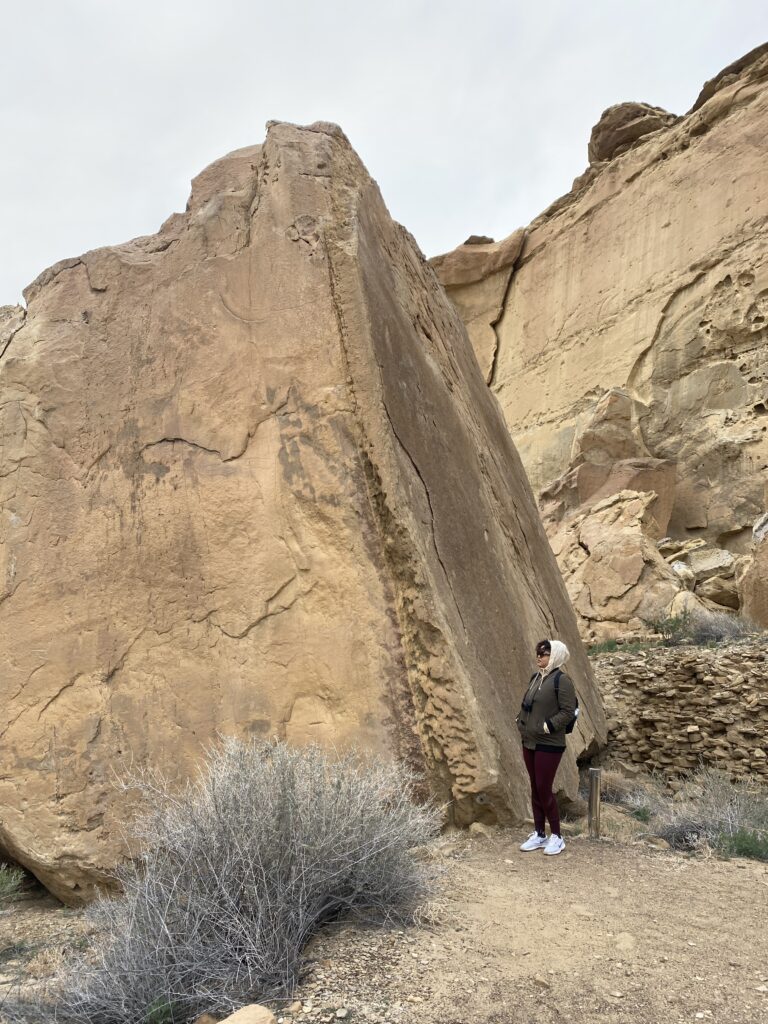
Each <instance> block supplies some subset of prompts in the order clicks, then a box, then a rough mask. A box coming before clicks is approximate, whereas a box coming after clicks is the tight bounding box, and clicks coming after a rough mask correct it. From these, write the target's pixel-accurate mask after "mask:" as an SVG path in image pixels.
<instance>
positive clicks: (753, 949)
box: [0, 831, 768, 1024]
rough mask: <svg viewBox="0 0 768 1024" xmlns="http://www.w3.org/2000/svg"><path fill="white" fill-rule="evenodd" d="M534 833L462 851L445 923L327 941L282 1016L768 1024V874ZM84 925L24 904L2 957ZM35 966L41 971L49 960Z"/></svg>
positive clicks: (347, 929) (446, 853) (0, 933)
mask: <svg viewBox="0 0 768 1024" xmlns="http://www.w3.org/2000/svg"><path fill="white" fill-rule="evenodd" d="M522 838H524V835H523V833H522V832H519V831H508V832H500V833H498V834H497V835H495V836H493V837H491V838H477V839H467V838H464V837H461V838H458V839H454V840H451V841H449V842H447V843H446V844H445V845H444V847H443V852H442V855H441V861H442V863H444V864H445V866H446V879H445V880H446V898H445V903H444V905H443V906H442V907H441V908H440V911H439V914H438V919H437V920H436V922H435V923H433V924H427V925H422V926H420V927H412V928H409V929H407V930H405V931H396V930H381V929H371V928H360V927H353V926H350V925H345V926H341V927H339V928H337V929H335V930H334V931H333V932H329V933H326V934H324V935H323V936H322V937H320V938H318V939H316V940H315V941H314V942H313V943H312V946H311V948H310V950H309V951H308V955H309V973H308V977H307V978H306V979H305V980H304V982H303V983H302V986H301V989H300V991H299V992H298V993H297V998H298V999H301V1000H302V1008H301V1010H300V1011H299V1010H298V1008H296V1010H295V1012H294V1014H290V1015H289V1014H288V1013H287V1012H286V1009H285V1008H284V1007H283V1008H282V1009H281V1008H279V1007H277V1008H276V1009H277V1013H278V1017H280V1018H282V1019H283V1020H284V1022H286V1024H287V1022H288V1021H292V1020H294V1019H296V1020H302V1021H305V1022H306V1024H311V1022H315V1021H317V1022H328V1021H334V1022H335V1021H336V1020H338V1019H346V1020H348V1021H357V1020H359V1021H366V1022H370V1024H385V1022H386V1024H481V1022H482V1024H512V1022H514V1024H555V1022H557V1024H562V1022H563V1021H567V1022H570V1024H592V1022H600V1024H678V1022H680V1024H682V1022H686V1024H687V1022H695V1021H697V1020H703V1021H711V1022H713V1024H714V1022H717V1024H748V1022H749V1024H752V1022H755V1024H756V1022H760V1021H768V865H765V864H760V863H755V862H751V861H738V860H732V861H719V860H715V859H708V860H704V859H699V858H688V857H684V856H681V855H679V854H675V853H670V852H662V851H656V850H653V849H651V848H649V847H646V846H643V845H631V846H630V845H624V844H621V843H617V842H611V841H601V842H597V843H594V842H590V841H589V840H587V839H584V838H581V837H578V838H573V839H569V840H568V845H567V848H566V850H565V852H564V853H563V854H561V855H560V856H558V857H545V856H544V855H543V854H542V853H541V852H535V853H528V854H522V853H519V852H518V849H517V847H518V844H519V842H520V841H521V840H522ZM25 922H26V923H25ZM80 928H81V923H80V921H79V920H78V919H77V916H76V915H73V912H72V911H67V910H63V909H54V908H53V907H52V905H51V904H50V903H49V904H48V906H47V908H45V907H41V908H35V907H26V908H25V907H24V904H20V905H19V908H18V909H16V910H14V911H12V912H11V913H6V914H4V915H3V916H2V917H0V951H1V950H2V949H3V947H6V946H7V945H8V943H9V940H10V939H11V938H13V941H14V942H17V943H18V942H19V941H20V939H22V938H24V936H25V935H26V937H27V939H28V940H29V942H30V943H32V944H34V934H32V933H31V932H30V929H31V930H32V931H34V929H38V931H40V930H42V932H43V934H54V935H58V936H61V935H62V933H63V934H65V935H66V934H69V935H70V936H71V937H72V938H73V939H76V938H77V936H78V935H79V932H80ZM25 929H26V932H25ZM9 966H10V965H9ZM22 966H23V965H22ZM28 966H29V970H30V973H35V961H34V960H32V961H30V963H29V965H28ZM39 968H40V965H39V964H38V967H37V971H38V973H39ZM15 969H16V970H18V969H19V965H18V964H17V965H16V968H15ZM337 1011H339V1013H338V1015H337Z"/></svg>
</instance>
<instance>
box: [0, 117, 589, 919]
mask: <svg viewBox="0 0 768 1024" xmlns="http://www.w3.org/2000/svg"><path fill="white" fill-rule="evenodd" d="M26 298H27V301H28V310H27V312H26V313H25V312H24V310H21V309H6V310H4V312H3V320H2V322H1V323H2V327H1V328H0V329H2V332H3V333H2V334H1V335H0V338H2V339H3V342H2V346H0V350H2V351H3V352H4V354H3V355H2V362H1V363H0V395H2V406H1V408H0V429H1V430H2V439H3V446H2V450H1V457H0V508H2V518H1V519H0V566H2V577H1V578H2V582H3V588H4V589H3V592H2V595H1V596H0V629H1V630H2V632H1V633H0V663H1V664H2V665H3V673H2V680H1V681H0V683H1V685H2V705H3V708H4V711H5V712H6V720H5V723H4V726H3V730H2V744H1V745H0V763H1V765H2V767H1V769H0V820H1V825H0V829H1V830H0V846H1V847H2V848H3V850H4V851H5V852H6V853H8V854H10V855H11V856H13V857H16V858H18V860H19V861H21V862H22V863H23V864H25V865H27V866H28V867H30V868H31V869H32V870H33V871H34V872H35V873H36V874H37V875H38V876H39V877H40V878H41V879H42V880H43V882H44V883H45V884H46V885H47V886H49V887H50V888H51V889H52V890H53V891H54V892H56V893H57V894H58V895H60V896H61V897H62V898H63V899H65V900H68V901H77V900H78V899H83V898H87V897H88V895H89V894H90V892H91V891H92V887H93V884H94V883H95V882H98V880H99V879H100V878H101V877H102V876H103V872H104V870H105V869H108V868H109V867H110V866H111V865H112V864H113V863H114V862H115V860H116V858H118V857H119V856H120V854H121V852H122V850H123V847H122V843H121V838H120V827H121V824H122V822H123V820H124V818H125V815H126V813H127V808H126V807H125V805H124V803H123V798H122V797H121V796H120V794H118V793H117V791H116V790H115V788H114V787H113V772H114V770H115V769H120V766H121V764H122V763H123V762H125V763H127V764H133V765H134V766H136V765H143V764H154V765H157V766H158V767H160V768H162V769H163V770H165V771H170V772H171V773H173V774H175V775H177V776H178V777H183V776H184V775H186V774H187V773H189V772H190V771H191V770H193V768H194V766H195V764H196V763H197V762H198V760H199V757H200V751H201V747H202V746H204V745H205V744H207V743H209V742H210V741H211V740H212V739H213V738H214V737H215V735H216V734H217V733H225V734H227V733H234V734H238V735H244V736H248V735H257V736H275V737H279V738H282V739H285V740H288V741H290V742H292V743H306V742H309V741H318V742H320V743H323V744H334V745H336V746H339V747H342V748H343V747H347V746H350V745H352V744H354V745H357V746H361V747H364V748H366V749H368V750H370V751H372V752H374V753H375V754H377V755H379V756H383V757H398V758H401V759H403V760H404V761H406V762H408V763H410V764H412V765H413V766H414V767H415V768H416V769H417V770H418V771H420V772H422V773H424V775H425V777H426V780H427V784H428V786H429V788H430V790H431V792H432V794H433V795H434V796H435V797H436V798H437V799H438V800H440V801H445V802H447V803H448V804H449V811H450V814H451V816H452V818H453V820H455V821H457V822H459V823H462V822H463V823H467V822H469V821H471V820H473V819H475V818H480V819H484V820H491V821H492V820H494V819H496V820H500V821H504V820H510V819H513V818H515V817H518V816H520V815H523V814H525V813H526V807H527V795H526V791H527V786H526V784H525V782H524V770H523V767H522V759H521V755H520V747H519V740H518V738H517V736H516V731H515V727H514V717H515V713H516V710H517V706H518V702H519V696H520V693H521V689H522V687H523V685H524V682H525V681H526V678H527V674H528V671H529V663H530V660H531V659H530V651H531V649H532V645H533V644H534V642H535V640H536V639H537V638H539V637H540V636H543V635H549V634H556V635H558V636H561V637H562V638H563V639H565V640H566V641H567V643H569V644H570V645H571V648H572V651H573V669H574V675H575V676H576V679H577V681H578V685H579V689H580V696H581V699H582V704H583V706H584V708H585V715H584V716H583V718H582V719H580V723H581V724H580V726H579V731H578V732H577V734H575V737H574V738H575V742H574V744H573V745H572V749H571V752H570V755H569V759H568V762H567V764H564V770H563V786H564V788H565V789H566V790H569V791H570V792H573V791H574V788H575V784H576V770H575V754H576V753H577V752H578V751H579V750H583V749H584V748H585V746H587V745H589V744H592V743H594V742H597V741H602V740H603V739H604V736H605V725H604V719H603V714H602V710H601V706H600V701H599V697H598V696H597V693H596V690H595V688H594V683H593V680H592V676H591V672H590V668H589V665H588V662H587V660H586V657H585V655H584V652H583V649H582V648H581V646H580V642H579V639H578V633H577V628H576V622H575V618H574V615H573V612H572V610H571V608H570V606H569V603H568V600H567V597H566V593H565V590H564V587H563V584H562V581H561V578H560V576H559V573H558V571H557V566H556V563H555V560H554V558H553V557H552V555H551V552H550V549H549V547H548V545H547V542H546V537H545V534H544V531H543V529H542V526H541V523H540V520H539V517H538V514H537V511H536V507H535V504H534V501H533V498H532V495H531V492H530V489H529V487H528V484H527V482H526V479H525V474H524V472H523V469H522V466H521V464H520V461H519V458H518V456H517V454H516V452H515V450H514V447H513V444H512V442H511V439H510V437H509V433H508V431H507V429H506V427H505V424H504V420H503V417H502V415H501V413H500V410H499V408H498V405H497V403H496V400H495V399H494V398H493V396H491V395H490V393H489V392H488V390H487V388H486V386H485V383H484V381H483V378H482V376H481V374H480V372H479V370H478V369H477V365H476V362H475V359H474V355H473V353H472V349H471V346H470V344H469V341H468V339H467V335H466V332H465V330H464V328H463V326H462V324H461V322H460V320H459V318H458V317H457V315H456V313H455V311H454V309H453V307H452V306H451V304H450V303H449V302H448V300H447V299H446V297H445V294H444V292H443V291H442V289H441V288H440V286H439V284H438V282H437V280H436V278H435V276H434V274H433V272H432V270H431V269H430V267H429V266H428V265H427V264H426V263H425V261H424V259H423V257H422V256H421V254H420V252H419V251H418V249H417V247H416V245H415V244H414V242H413V240H412V239H411V237H410V236H409V235H408V233H407V232H406V231H404V230H403V229H402V228H400V227H399V226H398V225H396V224H395V223H394V222H393V221H392V220H391V219H390V217H389V215H388V213H387V210H386V208H385V206H384V204H383V202H382V199H381V196H380V194H379V191H378V189H377V187H376V185H375V183H374V182H373V181H372V180H371V179H370V177H369V176H368V174H367V173H366V171H365V169H364V168H363V166H362V164H361V163H360V161H359V160H358V158H357V156H356V155H355V153H354V152H353V150H352V149H351V148H350V146H349V143H348V142H347V140H346V138H345V137H344V135H343V134H342V132H341V131H340V130H339V129H338V128H336V127H334V126H332V125H325V124H319V125H313V126H311V127H309V128H297V127H294V126H291V125H286V124H274V125H272V126H270V128H269V131H268V135H267V139H266V142H265V143H264V145H263V146H261V147H258V146H257V147H253V148H250V149H244V150H240V151H238V152H235V153H232V154H230V155H229V156H227V157H225V158H223V159H222V160H219V161H217V162H216V163H214V164H213V165H211V166H210V167H209V168H207V169H206V170H205V171H203V173H202V174H200V175H199V176H198V177H197V178H196V179H195V181H194V182H193V188H192V195H191V198H190V201H189V205H188V209H187V212H186V213H185V214H183V215H182V214H177V215H174V216H173V217H171V218H170V219H169V220H168V221H167V222H166V224H165V225H163V227H162V229H161V230H160V232H159V233H158V234H157V235H156V236H153V237H147V238H140V239H136V240H134V241H133V242H129V243H127V244H126V245H121V246H116V247H113V248H106V249H100V250H96V251H94V252H90V253H86V254H85V255H84V256H82V257H81V258H79V259H71V260H66V261H64V262H63V263H60V264H57V265H56V266H55V267H52V268H51V269H50V270H47V271H46V272H45V273H43V274H42V275H41V276H40V277H39V278H38V279H37V280H36V281H35V282H34V283H33V284H32V285H31V286H30V287H29V288H28V289H27V292H26Z"/></svg>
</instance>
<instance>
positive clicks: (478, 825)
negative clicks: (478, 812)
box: [469, 821, 496, 839]
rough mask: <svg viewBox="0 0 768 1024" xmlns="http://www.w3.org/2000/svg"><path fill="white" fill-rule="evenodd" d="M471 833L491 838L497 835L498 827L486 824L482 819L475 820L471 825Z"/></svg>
mask: <svg viewBox="0 0 768 1024" xmlns="http://www.w3.org/2000/svg"><path fill="white" fill-rule="evenodd" d="M469 834H470V835H472V836H476V837H482V838H484V839H491V838H493V836H494V835H496V829H495V828H494V827H493V826H492V825H485V824H483V822H482V821H473V822H472V824H471V825H470V826H469Z"/></svg>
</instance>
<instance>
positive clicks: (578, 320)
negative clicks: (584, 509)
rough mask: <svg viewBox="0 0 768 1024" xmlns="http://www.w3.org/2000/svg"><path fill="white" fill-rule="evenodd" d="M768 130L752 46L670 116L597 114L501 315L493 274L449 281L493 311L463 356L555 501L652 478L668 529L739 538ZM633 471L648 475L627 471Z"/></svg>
mask: <svg viewBox="0 0 768 1024" xmlns="http://www.w3.org/2000/svg"><path fill="white" fill-rule="evenodd" d="M646 129H650V131H649V132H646ZM622 133H623V134H622ZM766 140H768V46H765V47H761V48H759V49H757V50H755V51H753V52H752V53H751V54H748V55H747V57H745V58H743V59H742V60H741V61H737V62H736V63H735V64H734V65H732V66H731V67H730V68H727V69H726V70H725V71H724V72H722V73H721V74H720V75H718V76H717V77H716V78H715V79H713V80H712V82H709V83H707V85H706V86H705V88H704V90H703V92H702V95H701V96H700V97H699V100H698V101H697V103H696V105H695V107H694V108H693V110H692V111H691V112H689V113H688V114H687V115H686V116H684V117H682V118H673V117H672V116H671V115H666V114H665V112H663V111H658V110H655V111H654V108H648V107H645V106H644V105H639V104H634V105H632V104H621V105H619V106H618V107H614V108H611V109H610V110H609V111H606V114H605V115H604V117H603V119H601V122H600V124H599V125H598V126H596V129H595V133H594V134H593V139H592V143H591V146H590V152H591V156H592V158H593V159H594V160H597V161H598V162H596V163H594V165H593V166H591V167H590V168H589V169H588V170H587V172H585V174H584V175H582V176H581V177H580V178H578V179H577V180H576V182H574V188H573V191H572V192H571V193H570V194H568V195H567V196H564V197H563V198H561V199H559V200H558V201H557V202H556V203H554V204H553V205H552V206H551V207H550V208H549V209H548V210H547V211H546V212H545V213H544V214H542V216H541V217H539V218H537V220H535V221H534V222H533V223H532V224H531V225H530V227H529V228H528V230H527V234H526V238H525V242H524V245H523V248H522V252H521V253H520V255H519V257H518V258H517V259H516V262H515V263H514V267H513V269H512V270H511V272H510V273H509V276H508V279H507V280H506V282H505V292H504V296H503V299H502V305H503V309H502V311H501V313H499V312H498V310H497V307H496V305H495V302H496V296H497V295H498V294H500V291H499V289H498V287H497V283H496V275H495V274H492V275H490V276H489V277H488V279H487V281H486V280H481V281H474V280H472V281H470V280H469V278H468V279H467V281H466V283H464V284H462V283H461V282H460V281H459V280H458V279H457V278H456V277H455V276H454V277H453V278H452V279H451V280H450V282H449V285H450V287H449V288H448V291H449V294H450V296H451V297H452V298H454V299H455V297H456V296H457V295H458V294H460V295H461V301H460V302H457V308H458V309H459V311H460V312H461V314H462V316H464V317H465V318H466V319H467V322H468V323H470V324H471V325H473V324H475V323H476V321H477V316H478V314H477V313H476V309H477V308H479V307H481V306H482V307H483V308H485V309H487V310H488V311H489V314H488V320H489V322H492V324H493V327H492V331H493V343H494V344H495V348H494V349H493V355H492V357H491V358H490V360H489V355H488V352H489V345H490V344H491V342H490V341H489V339H488V338H486V340H483V341H479V340H478V338H479V335H478V332H477V331H476V330H474V329H471V330H470V336H471V337H472V339H473V342H474V343H475V345H476V348H477V355H478V359H479V361H480V364H481V367H482V368H483V369H484V370H485V371H486V372H487V374H488V377H489V380H490V384H491V388H492V390H493V391H494V393H495V394H496V395H497V396H498V398H499V401H500V402H501V405H502V408H503V410H504V414H505V417H506V420H507V423H508V424H509V427H510V430H511V432H512V436H513V438H514V440H515V443H516V444H517V446H518V449H519V450H520V454H521V457H522V459H523V463H524V465H525V467H526V470H527V472H528V475H529V477H530V479H531V482H532V484H533V487H534V490H535V491H536V492H537V493H538V492H541V491H544V492H545V498H547V499H550V498H556V499H557V500H559V501H560V503H561V514H562V515H567V514H569V512H570V511H571V510H572V509H573V508H574V507H579V506H580V505H582V504H583V503H584V502H587V501H590V500H594V499H595V497H607V496H608V492H609V491H613V492H614V493H615V492H616V491H618V490H621V489H624V488H627V487H630V488H631V489H641V490H648V491H653V492H654V493H656V494H657V496H658V501H657V503H656V506H655V508H656V510H657V512H658V519H659V521H663V520H665V519H666V520H668V522H667V525H666V526H662V529H664V530H667V529H668V530H669V532H670V533H671V535H672V536H674V537H677V538H680V539H685V538H687V537H691V536H696V537H703V538H705V539H706V540H707V541H708V542H709V543H710V544H714V545H716V546H719V547H722V548H727V549H729V550H731V551H733V552H736V553H745V552H746V551H747V550H748V548H749V545H750V543H751V528H752V524H753V522H754V520H755V519H756V518H757V517H758V516H759V515H761V514H762V513H763V512H764V511H765V510H766V503H767V495H766V479H767V477H766V469H767V468H768V347H767V346H766V340H768V322H767V321H768V189H766V187H765V181H766V171H765V167H766V159H767V158H768V142H766ZM448 262H449V258H448V257H447V256H446V257H442V258H441V260H440V261H437V263H436V265H437V267H438V272H439V273H442V270H441V267H442V266H444V265H446V263H448ZM496 274H498V271H497V272H496ZM486 289H490V290H491V292H492V293H493V301H489V300H488V299H487V297H486ZM467 310H469V311H470V313H471V317H470V316H469V315H468V313H467ZM486 334H487V331H486ZM489 366H491V367H492V368H491V369H489ZM622 424H623V425H622ZM632 460H635V462H637V460H639V464H637V465H636V466H635V468H634V469H633V466H632ZM675 466H676V470H674V467H675ZM671 467H672V469H673V471H674V473H675V475H674V480H673V479H672V472H671ZM635 470H638V471H641V472H642V473H644V474H646V475H649V474H650V475H652V476H655V479H654V480H650V479H649V480H647V481H646V482H645V483H643V484H638V483H630V482H629V479H630V476H631V475H632V474H633V473H635ZM609 476H612V477H613V479H612V480H611V479H609Z"/></svg>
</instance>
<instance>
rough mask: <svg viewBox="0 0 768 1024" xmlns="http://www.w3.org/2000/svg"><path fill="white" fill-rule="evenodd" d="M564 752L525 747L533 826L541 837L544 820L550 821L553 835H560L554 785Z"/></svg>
mask: <svg viewBox="0 0 768 1024" xmlns="http://www.w3.org/2000/svg"><path fill="white" fill-rule="evenodd" d="M563 753H564V752H563V751H562V750H559V751H558V752H557V753H556V754H554V753H549V752H548V751H547V752H545V751H543V750H528V748H527V747H523V757H524V758H525V767H526V768H527V769H528V775H529V777H530V780H531V805H532V807H533V824H534V826H535V828H536V831H537V832H538V833H539V835H541V836H543V835H544V832H545V829H544V819H545V818H546V819H547V820H548V821H549V828H550V830H551V832H552V834H553V835H556V836H559V835H560V809H559V808H558V806H557V800H556V799H555V794H554V793H553V792H552V783H553V782H554V781H555V775H556V773H557V766H558V765H559V764H560V758H561V757H562V756H563Z"/></svg>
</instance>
